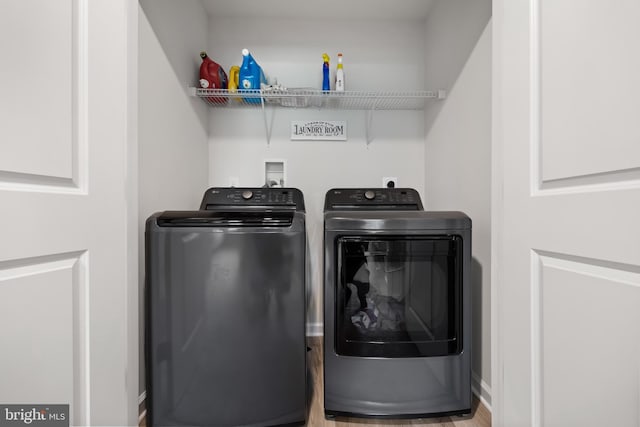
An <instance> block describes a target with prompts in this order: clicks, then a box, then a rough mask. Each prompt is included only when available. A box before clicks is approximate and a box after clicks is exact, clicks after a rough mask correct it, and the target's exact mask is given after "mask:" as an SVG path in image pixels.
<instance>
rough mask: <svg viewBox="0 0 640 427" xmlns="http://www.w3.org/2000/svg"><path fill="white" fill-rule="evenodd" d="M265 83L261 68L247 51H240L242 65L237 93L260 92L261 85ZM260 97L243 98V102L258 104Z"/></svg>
mask: <svg viewBox="0 0 640 427" xmlns="http://www.w3.org/2000/svg"><path fill="white" fill-rule="evenodd" d="M262 83H264V84H266V83H267V80H266V79H265V77H264V73H263V72H262V67H260V65H258V63H257V62H256V61H255V59H253V56H251V54H250V53H249V50H248V49H242V65H241V66H240V72H239V75H238V92H240V93H242V92H249V91H250V92H253V91H256V90H260V86H261V84H262ZM260 99H261V98H260V97H257V96H256V97H253V96H245V97H244V102H247V103H250V104H258V103H260V102H261V101H260Z"/></svg>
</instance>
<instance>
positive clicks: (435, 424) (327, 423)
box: [140, 337, 491, 427]
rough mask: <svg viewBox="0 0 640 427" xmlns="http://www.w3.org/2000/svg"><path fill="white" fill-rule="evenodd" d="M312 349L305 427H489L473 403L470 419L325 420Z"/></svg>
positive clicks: (313, 342)
mask: <svg viewBox="0 0 640 427" xmlns="http://www.w3.org/2000/svg"><path fill="white" fill-rule="evenodd" d="M308 344H309V347H311V352H310V353H311V356H310V358H309V360H310V365H311V366H310V369H311V376H312V380H313V398H312V400H311V408H310V409H309V417H308V420H307V426H309V427H332V426H336V427H365V426H372V427H375V426H428V427H490V426H491V413H490V412H489V411H488V410H487V408H485V406H484V405H483V404H482V403H480V402H479V401H478V400H477V399H474V402H473V408H472V412H471V415H469V416H466V417H455V416H454V417H444V418H429V419H416V420H375V419H363V418H338V419H335V420H327V419H325V417H324V402H323V401H322V398H323V395H324V391H323V384H322V375H323V374H322V337H311V338H309V339H308ZM145 421H146V420H145V419H143V420H142V422H141V423H140V426H141V427H146V422H145Z"/></svg>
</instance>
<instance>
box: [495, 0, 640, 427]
mask: <svg viewBox="0 0 640 427" xmlns="http://www.w3.org/2000/svg"><path fill="white" fill-rule="evenodd" d="M493 12H494V16H493V20H494V77H495V78H494V113H495V114H494V144H495V145H494V161H495V164H494V166H495V169H494V190H495V194H494V205H493V206H494V220H495V222H494V225H495V230H496V231H495V234H494V237H495V238H496V239H495V243H496V253H495V255H496V257H495V258H494V259H495V263H496V264H495V266H494V269H495V270H494V271H495V272H496V273H497V278H498V280H497V282H496V283H495V284H494V294H493V295H494V296H493V304H492V307H493V308H494V313H493V314H494V329H493V334H494V335H493V336H494V337H495V347H494V353H493V354H494V360H493V363H494V365H493V368H494V369H493V372H494V377H493V384H494V393H495V394H494V396H493V408H494V414H493V420H494V422H495V423H496V425H498V426H508V427H517V426H536V427H537V426H547V427H551V426H559V427H564V426H581V427H585V426H602V425H612V426H613V425H616V426H640V409H639V408H640V120H639V118H640V115H639V114H640V54H639V53H638V52H640V25H638V22H640V2H638V1H637V0H616V1H612V2H602V1H595V0H527V1H513V0H494V6H493Z"/></svg>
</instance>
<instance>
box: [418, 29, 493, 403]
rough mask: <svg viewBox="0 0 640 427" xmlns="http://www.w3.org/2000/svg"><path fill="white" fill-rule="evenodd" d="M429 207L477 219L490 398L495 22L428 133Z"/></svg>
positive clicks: (478, 367)
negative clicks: (493, 35)
mask: <svg viewBox="0 0 640 427" xmlns="http://www.w3.org/2000/svg"><path fill="white" fill-rule="evenodd" d="M425 154H426V158H425V165H426V170H425V179H426V184H425V192H426V206H425V207H426V209H428V210H460V211H463V212H465V213H466V214H467V215H469V216H470V217H471V219H472V221H473V240H472V245H473V262H472V271H471V278H472V287H473V295H472V299H473V317H472V319H473V321H472V324H473V351H474V354H473V372H474V374H475V375H474V385H475V389H476V392H477V393H480V395H481V397H482V398H483V399H484V400H485V402H486V403H487V404H488V405H490V403H491V395H490V393H491V390H490V383H491V23H489V24H487V26H486V28H485V29H484V32H483V33H482V35H481V36H480V39H479V40H478V41H477V44H476V45H475V48H474V49H473V51H472V52H471V55H470V57H469V58H468V60H467V62H466V64H465V65H464V67H463V68H462V72H461V73H460V74H459V76H458V79H457V81H456V82H455V84H454V85H453V87H452V88H451V90H450V92H449V95H448V97H447V99H446V100H445V102H444V103H443V104H442V105H441V106H440V111H439V114H438V115H437V117H435V118H434V121H433V124H432V126H431V129H430V131H429V133H428V135H427V137H426V150H425Z"/></svg>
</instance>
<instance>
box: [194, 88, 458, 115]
mask: <svg viewBox="0 0 640 427" xmlns="http://www.w3.org/2000/svg"><path fill="white" fill-rule="evenodd" d="M193 89H195V90H194V92H195V93H194V95H195V96H197V97H199V98H201V99H202V100H204V101H205V102H206V103H207V104H209V105H210V106H212V107H217V108H247V107H264V106H265V105H274V106H280V107H285V108H321V109H322V108H328V109H336V110H423V109H424V108H425V107H426V103H427V102H428V101H429V100H434V99H443V98H444V97H445V92H444V91H442V90H440V91H415V92H357V91H344V92H336V91H322V90H316V89H284V90H282V89H277V90H269V89H265V90H240V91H238V92H229V91H228V90H225V89H199V88H193Z"/></svg>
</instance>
